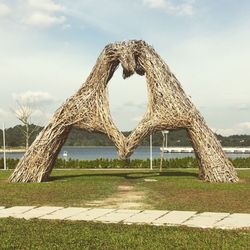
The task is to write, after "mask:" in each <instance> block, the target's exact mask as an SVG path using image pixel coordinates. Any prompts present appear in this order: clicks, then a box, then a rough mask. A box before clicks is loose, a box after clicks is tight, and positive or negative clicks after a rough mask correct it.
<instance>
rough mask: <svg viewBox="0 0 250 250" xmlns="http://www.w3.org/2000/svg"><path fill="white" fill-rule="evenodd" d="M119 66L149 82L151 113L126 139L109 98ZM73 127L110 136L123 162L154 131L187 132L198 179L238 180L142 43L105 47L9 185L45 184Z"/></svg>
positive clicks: (168, 75)
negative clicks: (112, 80) (198, 172)
mask: <svg viewBox="0 0 250 250" xmlns="http://www.w3.org/2000/svg"><path fill="white" fill-rule="evenodd" d="M119 64H121V66H122V68H123V77H124V78H126V77H129V76H131V75H133V74H134V73H137V74H139V75H144V74H145V76H146V79H147V88H148V106H147V111H146V113H145V115H144V117H143V119H142V120H141V122H140V123H139V124H138V126H137V127H136V128H135V129H134V130H133V132H132V133H131V134H130V135H129V136H128V137H125V136H124V135H123V134H122V133H121V132H120V131H119V130H118V129H117V127H116V126H115V124H114V123H113V121H112V118H111V115H110V110H109V102H108V95H107V84H108V82H109V80H110V79H111V78H112V76H113V74H114V72H115V71H116V69H117V67H118V66H119ZM72 127H79V128H82V129H86V130H88V131H93V132H100V133H104V134H107V135H108V136H109V138H110V139H111V140H112V141H113V142H114V144H115V146H116V148H117V150H118V155H119V157H120V158H128V157H129V156H130V155H131V154H132V153H133V151H134V149H135V148H136V147H137V146H138V144H139V142H140V141H141V140H142V139H143V138H144V137H146V136H148V135H149V134H150V133H152V132H155V131H160V130H166V129H178V128H185V129H187V131H188V134H189V136H190V138H191V140H192V143H193V147H194V149H195V154H196V156H197V158H198V161H199V166H200V175H199V176H200V178H201V179H203V180H205V181H210V182H237V181H238V177H237V175H236V172H235V169H234V167H233V165H232V163H231V162H230V161H229V160H228V159H227V157H226V156H225V153H224V152H223V150H222V147H221V145H220V143H219V142H218V140H217V139H216V137H215V135H214V134H213V132H212V131H211V130H210V129H209V128H208V127H207V125H206V123H205V121H204V119H203V118H202V116H201V115H200V113H199V112H198V111H197V109H196V108H195V106H194V105H193V104H192V102H191V101H190V99H189V98H188V97H187V95H186V94H185V93H184V91H183V89H182V87H181V84H180V83H179V81H178V80H177V79H176V77H175V76H174V74H173V73H172V72H171V71H170V69H169V67H168V65H167V64H166V63H165V62H164V61H163V60H162V59H161V58H160V56H159V55H158V54H157V53H156V52H155V50H154V49H153V48H152V47H151V46H149V45H148V44H147V43H145V42H144V41H135V40H132V41H128V42H117V43H113V44H109V45H107V46H106V47H105V48H104V50H103V51H102V53H101V55H100V56H99V58H98V59H97V62H96V65H95V67H94V68H93V70H92V72H91V74H90V76H89V77H88V78H87V80H86V82H85V83H84V84H83V85H82V86H81V88H80V89H79V90H78V91H77V92H76V94H75V95H73V96H72V97H71V98H69V99H68V100H66V102H65V103H64V104H63V105H62V106H61V107H60V108H59V109H58V110H57V111H56V113H55V114H54V116H53V117H52V119H51V120H50V121H49V123H48V125H47V126H46V127H45V128H44V129H43V131H42V132H41V133H40V134H39V136H38V137H37V139H36V140H35V141H34V143H33V144H32V145H31V147H30V148H29V149H28V150H27V152H26V153H25V155H24V156H23V158H22V159H21V160H20V162H19V164H18V165H17V167H16V169H15V171H14V173H13V174H12V176H11V177H10V179H9V181H11V182H41V181H46V180H47V179H48V177H49V175H50V173H51V171H52V168H53V165H54V163H55V160H56V158H57V155H58V153H59V151H60V149H61V147H62V145H63V144H64V142H65V140H66V138H67V136H68V133H69V132H70V129H71V128H72Z"/></svg>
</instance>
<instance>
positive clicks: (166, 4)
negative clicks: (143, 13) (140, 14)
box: [143, 0, 194, 16]
mask: <svg viewBox="0 0 250 250" xmlns="http://www.w3.org/2000/svg"><path fill="white" fill-rule="evenodd" d="M143 2H144V3H145V4H146V5H148V6H149V7H150V8H154V9H162V10H165V11H167V12H168V13H171V14H174V15H182V16H191V15H193V14H194V7H193V3H194V1H190V0H183V1H182V2H181V3H174V2H173V1H171V0H143Z"/></svg>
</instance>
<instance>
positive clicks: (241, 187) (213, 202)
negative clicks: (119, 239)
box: [0, 169, 250, 213]
mask: <svg viewBox="0 0 250 250" xmlns="http://www.w3.org/2000/svg"><path fill="white" fill-rule="evenodd" d="M10 173H11V172H10V171H7V172H6V171H0V206H14V205H37V206H38V205H55V206H64V207H67V206H83V207H84V206H86V203H87V202H89V201H91V200H96V199H99V200H100V199H105V198H107V197H110V196H112V195H114V194H115V193H116V192H117V189H118V186H119V185H130V186H133V187H134V190H137V191H141V192H143V193H144V194H145V195H144V197H143V202H144V203H145V204H147V205H148V206H149V207H150V208H151V209H166V210H173V209H175V210H194V211H199V212H201V211H214V212H245V213H250V170H241V171H238V173H239V177H240V182H239V183H236V184H225V183H224V184H223V183H204V182H202V181H200V180H199V179H198V178H197V173H196V170H180V169H178V170H167V171H166V172H162V173H159V172H150V171H140V170H136V171H128V170H127V171H126V170H118V171H117V170H114V171H111V170H98V171H89V170H54V171H53V173H52V176H51V179H50V181H49V182H45V183H7V178H8V176H9V175H10ZM145 178H147V179H154V180H157V181H156V182H146V181H145ZM147 208H148V207H147Z"/></svg>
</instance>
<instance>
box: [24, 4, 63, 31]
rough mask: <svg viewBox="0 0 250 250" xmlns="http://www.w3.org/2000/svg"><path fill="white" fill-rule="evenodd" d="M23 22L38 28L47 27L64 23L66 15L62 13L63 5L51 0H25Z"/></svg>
mask: <svg viewBox="0 0 250 250" xmlns="http://www.w3.org/2000/svg"><path fill="white" fill-rule="evenodd" d="M26 3H27V4H26V5H25V9H24V17H23V22H24V23H26V24H28V25H31V26H36V27H40V28H49V27H52V26H55V25H60V24H64V26H65V21H66V17H65V16H64V15H63V14H62V13H63V12H64V11H65V7H64V6H63V5H61V4H58V3H56V2H55V1H52V0H27V1H26Z"/></svg>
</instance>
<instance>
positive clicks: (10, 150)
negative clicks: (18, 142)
mask: <svg viewBox="0 0 250 250" xmlns="http://www.w3.org/2000/svg"><path fill="white" fill-rule="evenodd" d="M25 151H26V149H9V148H8V149H6V150H5V152H6V153H24V152H25ZM0 153H3V149H0Z"/></svg>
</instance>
